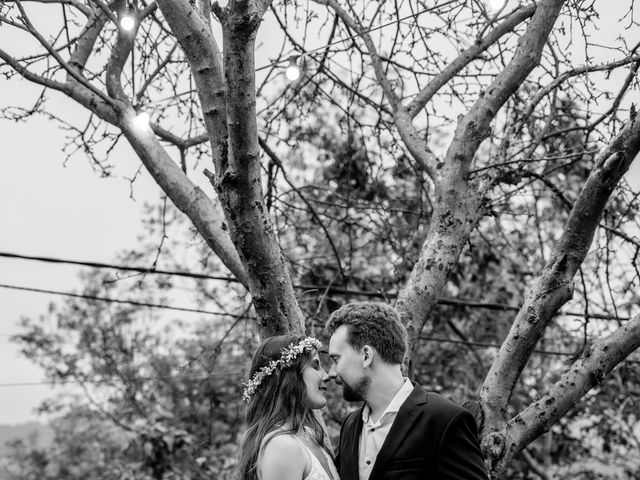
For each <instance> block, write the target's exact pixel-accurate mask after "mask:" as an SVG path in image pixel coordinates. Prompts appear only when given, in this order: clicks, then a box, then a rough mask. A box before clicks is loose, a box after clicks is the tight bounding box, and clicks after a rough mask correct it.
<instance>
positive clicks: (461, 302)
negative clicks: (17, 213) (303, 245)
mask: <svg viewBox="0 0 640 480" xmlns="http://www.w3.org/2000/svg"><path fill="white" fill-rule="evenodd" d="M0 257H4V258H12V259H17V260H32V261H38V262H45V263H55V264H69V265H79V266H84V267H92V268H108V269H113V270H121V271H129V272H139V273H143V274H148V275H171V276H179V277H185V278H195V279H200V280H218V281H225V282H232V283H240V282H239V281H238V280H237V279H235V278H233V277H227V276H223V275H208V274H204V273H193V272H184V271H178V270H162V269H157V268H149V267H140V266H132V265H117V264H112V263H102V262H93V261H81V260H69V259H63V258H58V257H46V256H36V255H23V254H18V253H12V252H3V251H0ZM293 287H294V288H295V289H297V290H307V291H322V292H328V293H332V294H334V295H351V296H361V297H370V298H384V299H390V298H396V297H397V296H398V294H397V293H395V292H380V291H377V292H375V291H373V292H372V291H364V290H354V289H349V288H341V287H339V286H327V285H300V284H296V285H293ZM4 288H12V286H7V287H4ZM28 288H30V287H22V289H28ZM34 291H37V289H35V290H34ZM41 293H51V294H53V295H56V294H57V293H55V292H52V291H48V290H47V291H42V292H41ZM60 295H65V296H74V295H76V294H68V293H67V292H62V293H60ZM122 302H124V303H130V302H129V301H124V300H123V301H122ZM437 303H438V304H439V305H449V306H454V307H467V308H483V309H486V310H498V311H511V312H518V311H519V310H520V307H518V306H515V305H507V304H504V303H491V302H478V301H475V300H466V299H456V298H446V297H442V298H439V299H438V301H437ZM146 306H150V305H146ZM153 306H154V307H155V308H163V307H161V306H157V305H153ZM176 308H177V307H176ZM170 309H172V308H170ZM181 310H183V311H193V309H182V308H181ZM194 313H206V311H203V312H199V311H194ZM558 315H565V316H569V317H580V318H584V317H585V314H584V313H583V312H558ZM589 318H592V319H596V320H613V321H628V320H629V317H620V316H613V315H604V314H599V313H590V314H589Z"/></svg>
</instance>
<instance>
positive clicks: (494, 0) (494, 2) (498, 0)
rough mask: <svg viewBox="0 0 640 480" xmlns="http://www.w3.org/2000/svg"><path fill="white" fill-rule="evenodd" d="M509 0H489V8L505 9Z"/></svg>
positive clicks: (494, 9)
mask: <svg viewBox="0 0 640 480" xmlns="http://www.w3.org/2000/svg"><path fill="white" fill-rule="evenodd" d="M508 1H509V0H487V7H488V8H489V10H492V11H494V12H495V11H498V10H501V9H503V8H504V7H505V6H506V5H507V3H508Z"/></svg>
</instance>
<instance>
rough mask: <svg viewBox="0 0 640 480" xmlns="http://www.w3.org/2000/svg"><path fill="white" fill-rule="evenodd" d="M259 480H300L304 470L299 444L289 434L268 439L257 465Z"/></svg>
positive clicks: (304, 465)
mask: <svg viewBox="0 0 640 480" xmlns="http://www.w3.org/2000/svg"><path fill="white" fill-rule="evenodd" d="M258 469H259V471H260V473H261V475H260V478H261V480H300V479H302V478H304V475H305V471H306V470H307V468H306V461H305V455H304V452H303V451H302V447H301V446H300V442H298V440H296V438H295V437H294V436H293V435H291V434H286V433H283V434H280V435H276V436H274V437H272V438H271V439H269V440H268V441H267V442H266V444H265V445H264V447H263V450H262V455H261V458H260V462H259V465H258Z"/></svg>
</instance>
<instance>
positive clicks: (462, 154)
mask: <svg viewBox="0 0 640 480" xmlns="http://www.w3.org/2000/svg"><path fill="white" fill-rule="evenodd" d="M563 3H564V2H563V0H545V1H542V2H540V3H539V4H538V8H537V9H536V11H535V13H534V14H533V16H532V18H531V21H530V22H529V25H528V27H527V30H526V32H525V33H524V34H523V35H522V37H520V39H519V41H518V47H517V49H516V52H515V54H514V56H513V58H512V60H511V61H510V62H509V64H508V65H507V66H506V67H505V69H504V70H503V71H502V72H501V73H500V74H499V75H498V76H497V77H496V78H495V80H494V81H493V83H492V84H491V85H490V86H489V88H488V89H487V92H486V94H485V95H484V96H481V97H480V98H479V99H478V100H477V101H476V103H475V104H474V105H473V106H472V107H471V109H470V110H469V112H468V113H467V114H466V115H464V116H463V117H461V118H460V120H459V121H458V126H457V128H456V132H455V135H454V138H453V141H452V142H451V145H450V146H449V149H448V151H447V155H446V159H445V164H444V166H443V167H442V168H441V169H440V170H439V178H438V179H437V180H436V198H435V202H434V205H435V208H434V213H433V217H432V224H431V227H430V230H429V235H428V236H427V240H426V242H425V244H424V246H423V248H422V251H421V252H420V257H419V259H418V262H417V263H416V265H415V266H414V268H413V269H412V271H411V275H410V277H409V280H408V282H407V285H406V286H405V288H404V289H403V290H402V291H401V292H400V294H399V296H398V301H397V304H396V308H397V309H398V311H399V313H400V316H401V318H402V320H403V323H404V324H405V325H406V326H407V330H408V332H409V347H410V350H411V349H413V347H414V346H415V344H416V342H417V340H418V337H419V335H420V333H421V332H422V329H423V328H424V325H425V324H426V322H427V320H428V318H429V315H430V313H431V311H432V309H433V307H434V306H435V304H436V301H437V298H438V295H439V293H440V291H441V290H442V288H443V287H444V285H445V283H446V281H447V278H448V276H449V273H450V272H451V271H452V269H453V268H454V267H455V266H456V265H457V263H458V258H459V256H460V252H461V251H462V248H463V246H464V245H465V244H466V243H467V241H468V239H469V235H470V234H471V231H472V230H473V228H475V226H476V225H477V222H478V221H479V219H480V217H481V213H482V212H481V211H482V198H483V196H484V192H483V190H484V189H483V187H482V186H481V185H480V183H478V184H473V183H472V182H470V181H469V169H470V166H471V164H472V161H473V158H474V155H475V153H476V151H477V150H478V147H479V146H480V144H481V143H482V141H484V139H486V138H487V136H488V135H489V132H490V128H489V125H490V122H491V120H492V119H493V118H494V117H495V115H496V114H497V112H498V110H500V108H501V107H502V106H503V105H504V103H505V102H506V101H507V99H508V98H509V97H510V96H511V95H512V94H513V93H514V92H515V91H516V90H517V89H518V87H519V86H520V84H521V83H522V82H523V81H524V80H525V79H526V78H527V76H528V75H529V73H530V72H531V71H532V70H533V68H534V67H535V66H536V65H537V64H538V62H539V61H540V58H541V56H542V49H543V47H544V45H545V42H546V39H547V37H548V36H549V34H550V32H551V29H552V28H553V24H554V23H555V20H556V19H557V17H558V15H559V13H560V9H561V7H562V4H563Z"/></svg>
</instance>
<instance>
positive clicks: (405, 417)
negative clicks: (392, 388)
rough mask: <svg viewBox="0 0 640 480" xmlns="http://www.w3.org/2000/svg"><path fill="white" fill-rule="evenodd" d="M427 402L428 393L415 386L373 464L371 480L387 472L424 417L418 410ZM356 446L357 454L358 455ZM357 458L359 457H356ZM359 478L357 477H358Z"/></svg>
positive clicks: (420, 410)
mask: <svg viewBox="0 0 640 480" xmlns="http://www.w3.org/2000/svg"><path fill="white" fill-rule="evenodd" d="M426 402H427V393H426V392H425V391H424V390H423V389H422V387H421V386H420V385H418V384H416V385H415V387H414V388H413V391H412V392H411V395H409V397H408V398H407V399H406V400H405V401H404V403H403V404H402V406H401V407H400V410H399V411H398V414H397V415H396V418H395V420H394V421H393V424H392V425H391V429H390V430H389V434H388V435H387V438H386V439H385V441H384V443H383V444H382V447H381V448H380V452H378V456H377V457H376V462H375V463H374V464H373V469H372V470H371V475H370V476H369V480H376V479H377V478H378V476H379V475H380V474H381V473H382V472H384V471H385V469H386V468H387V464H388V463H389V461H390V460H391V458H393V455H394V454H395V453H396V450H398V447H400V445H401V444H402V441H403V440H404V438H405V437H406V436H407V434H408V433H409V431H410V430H411V428H412V427H413V424H414V423H415V421H416V420H417V419H418V418H419V417H420V416H421V415H422V409H419V408H416V407H417V406H418V405H422V404H424V403H426ZM361 429H362V416H360V429H359V430H358V431H360V430H361ZM357 452H358V450H357V445H356V454H357ZM356 458H357V457H356ZM356 478H357V477H356Z"/></svg>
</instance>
